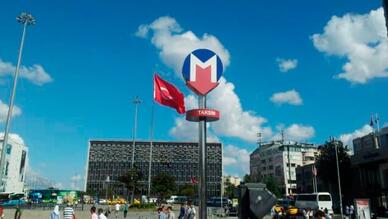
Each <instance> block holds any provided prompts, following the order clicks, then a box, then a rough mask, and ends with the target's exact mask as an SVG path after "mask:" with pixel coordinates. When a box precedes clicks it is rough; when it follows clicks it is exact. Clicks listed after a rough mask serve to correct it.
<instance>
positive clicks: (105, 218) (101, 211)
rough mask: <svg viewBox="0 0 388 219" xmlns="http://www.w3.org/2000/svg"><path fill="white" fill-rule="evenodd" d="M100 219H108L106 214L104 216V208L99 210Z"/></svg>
mask: <svg viewBox="0 0 388 219" xmlns="http://www.w3.org/2000/svg"><path fill="white" fill-rule="evenodd" d="M98 219H108V218H107V217H106V216H105V214H104V210H103V209H102V208H99V209H98Z"/></svg>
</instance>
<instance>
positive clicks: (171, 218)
mask: <svg viewBox="0 0 388 219" xmlns="http://www.w3.org/2000/svg"><path fill="white" fill-rule="evenodd" d="M167 219H175V213H174V212H173V211H172V207H171V206H168V207H167Z"/></svg>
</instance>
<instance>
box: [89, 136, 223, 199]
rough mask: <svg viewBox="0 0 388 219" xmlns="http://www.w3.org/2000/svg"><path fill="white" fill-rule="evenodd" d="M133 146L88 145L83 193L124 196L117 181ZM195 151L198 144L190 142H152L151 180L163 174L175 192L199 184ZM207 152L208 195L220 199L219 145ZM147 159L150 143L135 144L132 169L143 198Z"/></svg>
mask: <svg viewBox="0 0 388 219" xmlns="http://www.w3.org/2000/svg"><path fill="white" fill-rule="evenodd" d="M132 144H133V142H132V141H104V140H92V141H89V151H88V159H87V170H86V172H87V180H86V182H85V190H86V191H90V192H92V193H98V194H101V196H102V197H104V194H105V192H106V190H107V188H110V190H113V193H114V194H117V195H125V194H127V191H126V189H125V188H124V187H123V186H117V185H119V184H120V183H118V181H117V180H118V178H119V177H120V176H122V175H124V174H125V173H126V172H127V171H128V170H129V169H130V167H131V160H132ZM198 149H199V148H198V143H193V142H161V141H156V142H153V149H152V155H153V156H152V171H151V172H152V176H155V175H157V174H158V173H162V172H163V173H166V174H169V175H171V176H174V178H175V180H176V184H177V186H178V189H179V187H181V186H184V185H187V184H191V183H192V179H195V180H196V181H199V150H198ZM207 151H208V155H207V170H208V174H207V195H208V197H211V196H219V195H220V194H221V181H222V180H221V178H222V145H221V144H220V143H207ZM149 155H150V142H149V141H136V143H135V162H134V165H135V167H136V168H138V169H139V170H140V171H141V173H142V175H143V179H142V180H141V182H140V184H141V188H140V190H141V191H143V192H142V193H143V194H147V186H148V168H149ZM107 177H109V179H110V180H109V182H107V180H106V179H107Z"/></svg>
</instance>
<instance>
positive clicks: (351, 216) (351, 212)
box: [349, 205, 355, 219]
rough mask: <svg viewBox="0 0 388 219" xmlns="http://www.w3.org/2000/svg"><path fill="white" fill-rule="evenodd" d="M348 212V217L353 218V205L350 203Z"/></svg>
mask: <svg viewBox="0 0 388 219" xmlns="http://www.w3.org/2000/svg"><path fill="white" fill-rule="evenodd" d="M349 214H350V218H351V219H354V218H355V212H354V206H353V205H350V209H349Z"/></svg>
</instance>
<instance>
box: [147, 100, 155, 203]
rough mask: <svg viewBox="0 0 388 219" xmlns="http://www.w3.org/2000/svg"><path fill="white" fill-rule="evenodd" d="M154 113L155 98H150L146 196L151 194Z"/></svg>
mask: <svg viewBox="0 0 388 219" xmlns="http://www.w3.org/2000/svg"><path fill="white" fill-rule="evenodd" d="M154 113H155V99H153V100H152V107H151V128H150V159H149V164H148V198H150V195H151V174H152V147H153V140H154V124H155V123H154Z"/></svg>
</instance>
